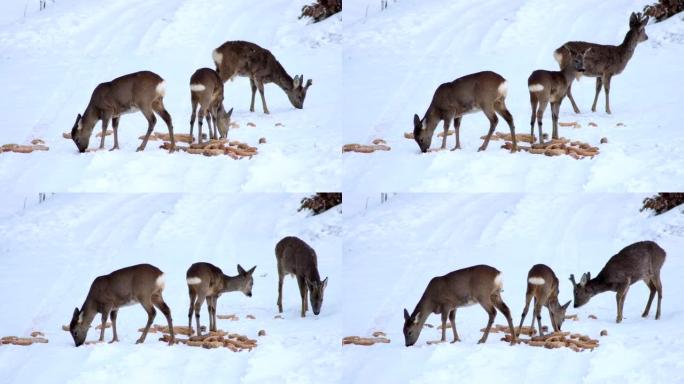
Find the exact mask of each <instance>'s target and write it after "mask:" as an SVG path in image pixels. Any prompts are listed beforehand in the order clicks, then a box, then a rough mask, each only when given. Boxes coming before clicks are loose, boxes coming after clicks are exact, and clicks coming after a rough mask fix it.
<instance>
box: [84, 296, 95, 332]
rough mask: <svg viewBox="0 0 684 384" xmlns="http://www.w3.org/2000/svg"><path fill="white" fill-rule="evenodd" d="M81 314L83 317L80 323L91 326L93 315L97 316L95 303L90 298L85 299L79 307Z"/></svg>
mask: <svg viewBox="0 0 684 384" xmlns="http://www.w3.org/2000/svg"><path fill="white" fill-rule="evenodd" d="M81 314H82V315H83V318H82V322H83V323H85V324H88V325H90V324H92V323H93V319H94V318H95V315H97V303H96V302H95V300H93V299H92V298H90V297H88V298H86V301H85V302H84V303H83V306H82V307H81Z"/></svg>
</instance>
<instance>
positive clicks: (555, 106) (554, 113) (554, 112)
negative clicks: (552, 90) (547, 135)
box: [551, 102, 560, 139]
mask: <svg viewBox="0 0 684 384" xmlns="http://www.w3.org/2000/svg"><path fill="white" fill-rule="evenodd" d="M559 113H560V103H559V102H555V103H551V119H552V122H553V132H552V133H551V139H558V114H559Z"/></svg>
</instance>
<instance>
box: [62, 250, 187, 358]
mask: <svg viewBox="0 0 684 384" xmlns="http://www.w3.org/2000/svg"><path fill="white" fill-rule="evenodd" d="M162 291H164V273H163V272H162V271H160V270H159V268H157V267H155V266H152V265H150V264H138V265H133V266H131V267H126V268H122V269H119V270H116V271H114V272H112V273H110V274H109V275H104V276H100V277H97V278H96V279H95V280H94V281H93V283H92V284H91V285H90V291H88V296H87V297H86V299H85V302H84V303H83V306H82V307H81V309H80V310H79V309H78V308H76V309H74V314H73V316H72V318H71V323H70V324H69V332H70V333H71V336H72V337H73V338H74V343H76V346H77V347H78V346H80V345H81V344H83V343H84V342H85V339H86V335H87V334H88V328H90V324H91V323H92V322H93V318H94V317H95V315H96V314H98V313H101V314H102V329H101V330H100V341H104V333H105V324H107V317H110V316H111V319H112V331H113V332H114V337H113V338H112V341H111V343H113V342H116V341H119V338H118V336H117V334H116V316H117V314H118V312H119V308H120V307H123V306H127V305H133V304H135V303H140V305H142V307H143V308H144V309H145V311H146V312H147V325H146V326H145V330H144V331H143V333H142V335H141V336H140V338H139V339H138V341H136V344H140V343H142V342H144V341H145V337H147V332H148V331H149V330H150V326H151V325H152V321H154V317H155V316H156V311H155V309H154V307H157V308H158V309H159V310H160V311H162V313H163V314H164V316H166V321H167V322H168V324H169V332H170V333H171V340H170V341H169V345H172V344H173V343H174V333H173V321H172V320H171V310H170V309H169V306H168V305H166V303H165V302H164V299H163V298H162Z"/></svg>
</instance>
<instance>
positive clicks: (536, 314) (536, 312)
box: [534, 302, 544, 336]
mask: <svg viewBox="0 0 684 384" xmlns="http://www.w3.org/2000/svg"><path fill="white" fill-rule="evenodd" d="M534 317H535V318H536V319H537V326H538V327H539V336H544V329H543V328H542V324H541V304H539V305H538V304H537V303H536V302H535V303H534Z"/></svg>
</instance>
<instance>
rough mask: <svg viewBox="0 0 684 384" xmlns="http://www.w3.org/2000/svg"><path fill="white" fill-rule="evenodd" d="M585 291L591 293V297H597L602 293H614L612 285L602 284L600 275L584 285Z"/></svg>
mask: <svg viewBox="0 0 684 384" xmlns="http://www.w3.org/2000/svg"><path fill="white" fill-rule="evenodd" d="M585 289H587V290H589V292H591V295H592V296H595V295H598V294H599V293H603V292H606V291H614V290H615V289H613V285H612V284H607V283H605V282H603V279H601V275H599V276H596V277H595V278H593V279H591V280H589V281H588V282H587V284H586V285H585Z"/></svg>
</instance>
